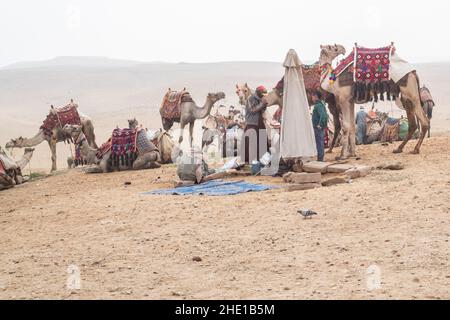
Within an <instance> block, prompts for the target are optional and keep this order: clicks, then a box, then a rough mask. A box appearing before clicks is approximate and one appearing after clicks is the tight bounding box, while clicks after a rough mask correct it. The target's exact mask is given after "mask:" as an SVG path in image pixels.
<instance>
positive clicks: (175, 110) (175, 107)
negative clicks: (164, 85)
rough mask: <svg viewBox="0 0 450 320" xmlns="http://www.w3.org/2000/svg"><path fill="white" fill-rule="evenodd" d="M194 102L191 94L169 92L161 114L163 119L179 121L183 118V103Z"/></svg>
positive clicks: (162, 104) (160, 110)
mask: <svg viewBox="0 0 450 320" xmlns="http://www.w3.org/2000/svg"><path fill="white" fill-rule="evenodd" d="M182 102H193V100H192V97H191V95H190V94H189V92H187V91H185V90H183V91H171V90H169V91H168V92H167V93H166V95H165V96H164V99H163V102H162V103H161V108H160V109H159V113H160V114H161V117H162V118H164V119H167V120H172V121H179V120H180V118H181V108H180V107H181V103H182Z"/></svg>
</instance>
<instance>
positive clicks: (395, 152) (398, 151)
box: [394, 149, 403, 154]
mask: <svg viewBox="0 0 450 320" xmlns="http://www.w3.org/2000/svg"><path fill="white" fill-rule="evenodd" d="M402 152H403V150H402V149H395V150H394V154H399V153H402Z"/></svg>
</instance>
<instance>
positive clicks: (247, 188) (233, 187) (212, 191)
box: [144, 180, 275, 196]
mask: <svg viewBox="0 0 450 320" xmlns="http://www.w3.org/2000/svg"><path fill="white" fill-rule="evenodd" d="M274 188H275V187H271V186H264V185H259V184H252V183H248V182H245V181H223V180H213V181H208V182H205V183H202V184H196V185H193V186H189V187H180V188H175V189H162V190H154V191H150V192H146V193H144V194H145V195H206V196H229V195H236V194H240V193H246V192H259V191H267V190H270V189H274Z"/></svg>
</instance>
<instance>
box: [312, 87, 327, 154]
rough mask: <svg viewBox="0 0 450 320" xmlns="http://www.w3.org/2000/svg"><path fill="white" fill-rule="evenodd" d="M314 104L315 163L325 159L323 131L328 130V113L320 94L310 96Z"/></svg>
mask: <svg viewBox="0 0 450 320" xmlns="http://www.w3.org/2000/svg"><path fill="white" fill-rule="evenodd" d="M312 101H313V103H314V109H313V115H312V123H313V127H314V135H315V137H316V148H317V161H320V162H323V160H324V157H325V129H326V128H328V113H327V109H326V108H325V103H324V102H323V101H322V93H321V92H320V91H315V92H314V93H313V94H312Z"/></svg>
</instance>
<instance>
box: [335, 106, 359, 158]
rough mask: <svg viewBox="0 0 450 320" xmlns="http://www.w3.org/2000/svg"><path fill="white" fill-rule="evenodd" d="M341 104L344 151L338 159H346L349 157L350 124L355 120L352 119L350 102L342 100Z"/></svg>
mask: <svg viewBox="0 0 450 320" xmlns="http://www.w3.org/2000/svg"><path fill="white" fill-rule="evenodd" d="M340 105H341V106H342V151H341V156H340V157H339V158H338V159H339V160H345V159H348V150H349V148H348V147H349V145H348V144H349V134H350V126H351V123H352V122H354V121H355V120H354V119H350V107H351V106H350V102H348V101H341V102H340Z"/></svg>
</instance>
